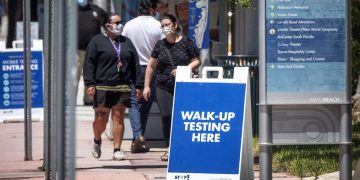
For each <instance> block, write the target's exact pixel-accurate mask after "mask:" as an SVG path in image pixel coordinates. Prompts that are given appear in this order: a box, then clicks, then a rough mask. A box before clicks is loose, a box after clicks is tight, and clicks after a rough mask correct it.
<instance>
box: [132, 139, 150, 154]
mask: <svg viewBox="0 0 360 180" xmlns="http://www.w3.org/2000/svg"><path fill="white" fill-rule="evenodd" d="M149 151H150V147H149V146H148V145H147V144H146V142H145V139H144V138H143V137H140V138H136V139H135V141H134V142H133V143H132V144H131V153H145V152H149Z"/></svg>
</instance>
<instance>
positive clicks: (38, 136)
mask: <svg viewBox="0 0 360 180" xmlns="http://www.w3.org/2000/svg"><path fill="white" fill-rule="evenodd" d="M32 127H33V131H32V134H33V137H32V156H33V161H24V156H25V153H24V124H23V123H1V124H0V144H1V148H0V156H1V158H0V179H44V178H45V176H44V174H45V173H44V172H43V171H41V170H39V167H41V166H42V163H43V162H42V159H43V122H33V123H32ZM76 134H77V136H76V179H79V180H85V179H86V180H88V179H94V180H95V179H101V180H103V179H121V180H159V179H166V171H167V162H162V161H160V156H161V155H162V154H163V153H164V152H165V150H166V148H165V147H164V146H163V142H161V141H150V142H149V144H150V146H151V151H150V152H148V153H145V154H131V153H130V145H131V141H130V140H125V141H123V144H122V150H124V151H125V154H126V156H127V159H126V160H124V161H113V160H112V150H113V149H112V142H111V141H109V140H108V139H107V137H106V136H105V135H104V136H103V145H102V152H103V155H102V157H101V158H100V159H94V158H93V157H92V155H91V147H92V143H93V142H92V138H93V135H92V122H91V121H78V122H77V124H76ZM254 176H255V179H259V171H258V170H255V171H254ZM273 179H286V180H290V179H300V178H297V177H294V176H290V175H288V174H285V173H274V174H273Z"/></svg>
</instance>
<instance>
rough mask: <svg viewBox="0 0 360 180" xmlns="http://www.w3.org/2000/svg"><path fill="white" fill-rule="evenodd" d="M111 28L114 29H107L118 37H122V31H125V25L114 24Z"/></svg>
mask: <svg viewBox="0 0 360 180" xmlns="http://www.w3.org/2000/svg"><path fill="white" fill-rule="evenodd" d="M111 26H112V29H110V28H109V27H107V29H108V30H109V31H110V32H112V33H114V34H115V35H117V36H119V35H121V33H122V31H123V27H124V25H122V24H118V25H115V24H113V25H111Z"/></svg>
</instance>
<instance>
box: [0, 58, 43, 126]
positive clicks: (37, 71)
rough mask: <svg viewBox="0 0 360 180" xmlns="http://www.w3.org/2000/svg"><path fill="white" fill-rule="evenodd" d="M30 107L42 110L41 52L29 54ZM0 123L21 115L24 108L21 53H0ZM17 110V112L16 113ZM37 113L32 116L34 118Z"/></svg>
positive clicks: (22, 60)
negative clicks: (5, 119)
mask: <svg viewBox="0 0 360 180" xmlns="http://www.w3.org/2000/svg"><path fill="white" fill-rule="evenodd" d="M30 66H31V81H32V85H31V94H32V98H31V101H32V107H33V108H35V109H36V108H43V64H42V51H32V52H31V65H30ZM0 67H1V68H0V75H1V76H0V80H1V83H0V92H1V94H2V96H0V116H1V118H0V121H2V120H3V119H4V118H8V117H10V116H12V115H16V114H18V113H21V115H20V114H19V115H20V116H19V117H21V118H20V119H24V117H23V115H22V114H23V113H24V111H23V108H24V53H23V52H22V51H8V52H0ZM16 110H19V111H16ZM36 114H37V113H35V114H34V116H36Z"/></svg>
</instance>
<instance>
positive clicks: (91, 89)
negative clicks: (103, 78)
mask: <svg viewBox="0 0 360 180" xmlns="http://www.w3.org/2000/svg"><path fill="white" fill-rule="evenodd" d="M86 93H87V94H88V95H89V96H91V97H93V96H94V95H95V87H94V86H90V87H88V88H87V89H86Z"/></svg>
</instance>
